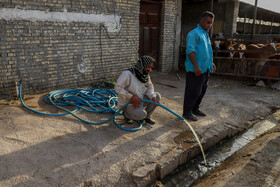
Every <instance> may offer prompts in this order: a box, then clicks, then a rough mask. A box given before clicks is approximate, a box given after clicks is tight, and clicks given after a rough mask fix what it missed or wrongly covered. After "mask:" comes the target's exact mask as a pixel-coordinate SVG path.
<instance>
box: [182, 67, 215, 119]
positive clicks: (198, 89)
mask: <svg viewBox="0 0 280 187" xmlns="http://www.w3.org/2000/svg"><path fill="white" fill-rule="evenodd" d="M209 76H210V73H209V71H208V70H207V72H206V73H203V74H201V75H200V76H195V73H193V72H187V75H186V87H185V96H184V108H183V114H188V113H190V112H191V111H196V110H198V109H199V105H200V103H201V101H202V98H203V97H204V95H205V92H206V90H207V86H208V79H209Z"/></svg>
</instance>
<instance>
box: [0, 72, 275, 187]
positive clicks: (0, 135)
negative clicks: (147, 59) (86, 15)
mask: <svg viewBox="0 0 280 187" xmlns="http://www.w3.org/2000/svg"><path fill="white" fill-rule="evenodd" d="M179 74H180V77H181V78H182V80H179V79H178V76H177V75H176V74H174V73H173V74H166V73H159V72H152V81H153V83H154V85H155V90H156V91H158V92H159V93H161V95H162V101H161V103H162V104H163V105H165V106H166V107H168V108H170V109H171V110H173V111H174V112H176V113H178V114H180V115H181V114H182V102H183V95H184V86H185V80H184V77H185V76H184V73H179ZM23 84H24V83H23ZM23 92H24V90H23ZM46 94H47V93H42V94H37V95H25V97H24V101H25V103H26V105H27V106H29V107H31V108H33V109H36V110H39V111H43V112H51V113H57V112H59V110H58V109H56V108H54V107H53V106H50V105H47V104H45V103H44V101H43V98H44V97H45V95H46ZM279 98H280V92H279V91H277V90H272V89H269V88H265V87H264V88H260V87H256V86H252V85H251V84H248V83H247V82H242V81H236V80H229V79H226V78H224V77H217V76H212V77H211V78H210V84H209V88H208V90H207V93H206V95H205V98H204V100H203V102H202V104H201V110H202V111H204V112H206V113H207V117H205V118H199V121H197V122H191V125H192V126H193V127H194V130H195V131H196V132H197V133H198V136H199V137H200V139H201V142H202V144H203V147H204V149H209V148H210V147H212V146H214V145H215V144H217V143H218V142H220V141H221V140H223V139H226V138H229V137H232V136H234V135H236V134H237V133H239V132H242V131H244V130H246V129H248V128H250V127H251V126H252V125H253V124H255V122H257V121H259V120H262V119H264V118H265V117H267V116H269V115H270V114H272V113H273V112H274V111H275V109H277V108H279V106H280V100H279ZM77 114H78V115H79V116H81V117H83V118H84V119H87V120H90V121H94V122H99V121H102V120H106V119H108V118H109V117H110V114H105V115H100V114H98V115H93V114H91V113H88V112H85V111H78V112H77ZM153 119H154V120H155V121H156V124H155V125H154V126H153V128H150V127H148V126H144V127H143V128H142V129H141V130H140V131H137V132H127V131H123V130H120V129H119V128H117V127H116V126H115V125H114V124H113V122H112V121H111V122H108V123H105V124H103V125H98V126H94V125H89V124H86V123H84V122H82V121H79V120H77V119H76V118H74V117H73V116H69V115H68V116H43V115H38V114H35V113H32V112H31V111H29V110H26V109H25V108H23V107H22V105H21V104H20V102H19V101H18V100H1V105H0V145H1V146H0V165H1V167H0V186H31V187H32V186H34V187H35V186H36V187H37V186H98V185H101V186H147V185H150V184H151V183H152V182H154V181H155V180H157V179H163V178H164V177H166V176H167V175H168V174H169V173H171V172H172V171H173V170H175V169H176V168H177V167H178V166H180V165H182V164H183V163H185V162H187V161H189V160H191V159H192V158H194V157H195V156H197V155H201V151H200V148H199V146H198V144H197V143H196V141H195V140H194V138H193V136H192V134H191V133H190V128H189V127H188V126H187V125H186V124H185V123H184V122H183V121H182V120H180V119H179V118H177V117H176V116H174V115H172V114H171V113H169V112H167V111H166V110H164V109H162V108H157V109H156V111H155V113H154V115H153Z"/></svg>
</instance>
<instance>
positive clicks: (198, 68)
mask: <svg viewBox="0 0 280 187" xmlns="http://www.w3.org/2000/svg"><path fill="white" fill-rule="evenodd" d="M194 73H195V76H200V75H201V69H200V67H199V66H195V67H194Z"/></svg>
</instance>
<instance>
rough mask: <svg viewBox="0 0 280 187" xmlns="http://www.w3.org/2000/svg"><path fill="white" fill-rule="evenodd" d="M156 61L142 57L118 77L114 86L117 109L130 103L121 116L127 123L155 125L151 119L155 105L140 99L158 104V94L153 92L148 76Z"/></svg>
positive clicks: (148, 57)
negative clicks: (138, 121) (134, 121)
mask: <svg viewBox="0 0 280 187" xmlns="http://www.w3.org/2000/svg"><path fill="white" fill-rule="evenodd" d="M155 63H156V61H155V60H154V59H153V58H152V57H150V56H142V57H141V58H139V60H138V61H137V63H136V64H135V65H134V66H133V67H132V68H130V69H128V70H125V71H123V72H122V73H121V75H120V76H119V78H118V80H117V83H116V85H115V90H116V92H117V93H118V105H117V106H118V109H119V108H121V107H123V106H124V105H125V104H126V103H128V102H129V101H131V103H132V104H128V105H127V106H126V107H125V109H124V110H123V115H124V118H125V120H126V122H127V123H132V122H133V121H132V120H143V121H142V122H144V121H145V122H146V123H149V124H155V121H154V120H152V119H151V115H152V113H153V112H154V110H155V108H156V106H157V105H155V104H152V103H147V102H141V101H140V99H144V100H152V101H153V102H156V103H159V102H160V98H161V96H160V94H159V93H157V92H154V86H153V83H152V81H151V78H150V76H149V73H150V72H151V71H152V68H153V67H154V64H155Z"/></svg>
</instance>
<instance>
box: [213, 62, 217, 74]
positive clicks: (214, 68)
mask: <svg viewBox="0 0 280 187" xmlns="http://www.w3.org/2000/svg"><path fill="white" fill-rule="evenodd" d="M213 72H216V65H215V64H214V63H213Z"/></svg>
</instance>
